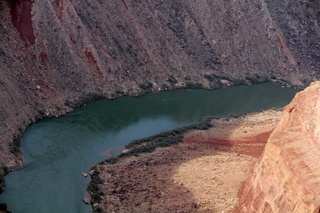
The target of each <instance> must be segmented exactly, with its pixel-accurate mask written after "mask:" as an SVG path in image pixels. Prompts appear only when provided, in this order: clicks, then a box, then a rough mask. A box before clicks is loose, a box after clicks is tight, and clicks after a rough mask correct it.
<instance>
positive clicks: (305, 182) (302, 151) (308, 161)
mask: <svg viewBox="0 0 320 213" xmlns="http://www.w3.org/2000/svg"><path fill="white" fill-rule="evenodd" d="M319 209H320V82H314V83H312V84H311V85H310V86H309V87H308V88H306V89H305V90H304V91H302V92H300V93H298V94H297V95H296V97H295V98H294V99H293V100H292V102H291V103H290V104H289V105H288V106H286V107H285V109H284V112H283V114H282V117H281V119H280V122H279V124H278V126H277V127H276V128H275V130H274V132H273V133H272V134H271V136H270V138H269V139H268V142H267V145H266V148H265V151H264V153H263V155H262V157H261V158H260V160H259V161H258V162H257V164H256V165H255V168H254V170H253V173H252V174H251V176H250V177H249V178H248V180H247V182H246V184H245V186H244V188H243V191H242V195H241V198H240V201H239V204H238V207H237V209H236V211H235V212H299V213H301V212H319Z"/></svg>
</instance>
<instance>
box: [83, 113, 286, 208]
mask: <svg viewBox="0 0 320 213" xmlns="http://www.w3.org/2000/svg"><path fill="white" fill-rule="evenodd" d="M280 115H281V111H274V110H268V111H264V112H258V113H249V114H244V115H241V116H236V117H230V116H229V117H228V116H226V117H222V118H215V119H213V118H210V119H208V120H206V121H204V122H203V123H202V124H203V125H199V124H198V125H194V126H193V127H188V128H186V127H185V128H184V130H183V131H181V129H180V130H174V131H173V133H170V132H167V133H165V134H164V135H167V136H168V135H175V136H176V139H180V140H178V142H176V141H174V140H173V141H174V142H173V143H172V144H171V146H166V147H163V144H161V141H162V140H163V139H164V137H163V135H161V134H160V135H158V136H154V137H152V138H148V139H143V140H139V141H134V142H133V143H132V144H131V145H130V144H129V145H128V149H127V150H125V152H124V153H123V154H121V155H120V156H119V157H118V158H115V159H109V160H106V161H104V162H102V163H99V164H97V165H96V166H94V167H93V168H92V170H91V177H92V181H91V183H90V185H89V187H88V191H89V193H90V194H91V204H92V206H93V209H94V211H95V212H110V211H111V212H112V211H115V212H119V211H120V212H121V211H130V212H143V211H154V212H157V211H160V210H161V211H162V210H166V211H183V212H212V211H222V210H226V211H232V210H233V209H234V208H235V206H236V204H237V201H238V197H239V192H240V189H241V188H242V186H243V183H244V181H245V179H246V178H247V176H248V175H249V174H250V172H251V171H252V167H253V164H254V162H256V160H257V158H258V157H259V156H260V155H261V153H262V152H263V149H264V146H265V144H266V142H267V139H268V137H269V135H270V134H271V132H272V130H273V128H274V127H275V125H276V124H277V122H278V120H279V118H280ZM197 127H202V128H197ZM177 133H179V134H177ZM179 142H180V143H179ZM157 143H158V144H159V143H160V146H162V147H158V148H155V146H156V145H155V144H157ZM166 145H168V144H166ZM142 147H145V149H142ZM148 147H152V148H151V149H148ZM231 185H232V187H230V186H231ZM210 188H212V190H210ZM173 198H174V199H173Z"/></svg>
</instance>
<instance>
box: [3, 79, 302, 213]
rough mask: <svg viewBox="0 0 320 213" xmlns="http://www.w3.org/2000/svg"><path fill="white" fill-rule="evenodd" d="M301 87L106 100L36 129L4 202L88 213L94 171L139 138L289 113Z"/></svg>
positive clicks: (18, 210) (40, 211)
mask: <svg viewBox="0 0 320 213" xmlns="http://www.w3.org/2000/svg"><path fill="white" fill-rule="evenodd" d="M296 92H297V90H296V89H292V88H282V87H280V86H277V85H273V84H271V83H264V84H260V85H254V86H235V87H229V88H224V89H219V90H200V89H183V90H175V91H167V92H161V93H156V94H149V95H146V96H143V97H123V98H120V99H118V100H100V101H96V102H94V103H92V104H89V105H88V106H86V107H83V108H81V109H78V110H76V111H75V112H72V113H69V114H67V115H66V116H63V117H59V118H50V119H43V120H41V121H39V122H37V123H35V124H33V125H31V126H30V127H29V128H28V129H27V131H26V132H25V134H24V135H23V137H22V143H21V151H22V153H23V156H24V159H25V167H24V169H22V170H20V171H17V172H13V173H11V174H10V175H8V176H6V185H7V187H6V189H5V191H4V193H3V194H1V195H0V203H3V202H6V203H7V204H8V208H9V209H10V210H11V211H13V212H15V213H24V212H25V213H53V212H59V213H64V212H65V213H83V212H91V211H92V209H91V206H90V205H85V204H84V203H83V202H82V198H83V197H86V186H87V184H88V183H89V181H90V179H89V177H87V178H85V177H83V176H82V175H81V172H88V170H89V169H90V167H91V166H92V165H93V164H96V163H98V162H100V161H102V160H104V159H106V158H109V157H111V156H115V155H117V154H118V153H119V152H121V151H122V149H123V148H124V146H125V145H126V144H128V143H129V142H130V141H131V140H134V139H138V138H143V137H146V136H150V135H153V134H156V133H159V132H162V131H165V130H169V129H173V128H177V127H180V126H183V125H186V124H190V123H195V122H198V121H200V120H201V118H203V117H204V116H209V115H214V116H220V115H225V114H231V113H232V114H238V113H245V112H253V111H258V110H263V109H270V108H272V107H282V106H284V105H286V104H288V103H289V102H290V100H291V99H292V98H293V96H294V94H295V93H296Z"/></svg>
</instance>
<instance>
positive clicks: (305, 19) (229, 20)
mask: <svg viewBox="0 0 320 213" xmlns="http://www.w3.org/2000/svg"><path fill="white" fill-rule="evenodd" d="M319 8H320V3H319V1H298V2H295V3H293V2H291V1H288V0H287V1H275V0H273V1H271V0H254V1H245V0H241V1H234V2H231V1H224V0H217V1H193V0H184V1H169V0H155V1H147V2H146V1H137V0H132V1H130V0H121V1H119V0H110V1H101V0H99V1H91V0H42V1H34V0H4V1H1V2H0V33H1V39H0V74H1V78H0V89H1V93H0V100H1V101H0V151H1V156H2V157H1V159H0V167H2V168H4V167H5V169H4V170H3V171H1V169H0V174H2V173H4V172H7V171H10V170H11V169H13V168H17V167H20V166H21V159H19V156H20V154H19V153H18V152H17V150H16V148H15V146H16V145H14V144H17V142H18V141H19V140H16V143H14V142H13V139H17V138H19V136H20V135H21V133H22V132H23V131H24V129H25V128H26V127H27V126H28V125H29V124H30V123H32V122H34V121H35V120H36V119H38V118H41V117H44V116H57V115H60V114H63V113H65V112H66V111H70V110H71V109H73V108H75V107H79V106H81V105H82V104H84V103H86V102H90V101H92V100H94V99H97V98H101V97H108V98H113V97H119V96H121V95H124V94H125V95H137V94H141V92H147V91H159V90H164V89H173V88H180V87H206V88H218V87H223V86H228V85H231V84H240V83H247V84H251V83H257V82H262V81H265V80H273V81H279V82H283V83H287V84H295V85H302V84H304V83H305V82H310V81H311V80H314V79H317V78H318V71H319V67H320V64H319V63H320V60H319V57H320V56H319V43H320V42H319V39H320V37H319V33H318V32H319V27H318V26H319V22H320V20H319V12H320V9H319ZM0 176H1V175H0ZM0 184H1V181H0ZM0 188H1V187H0Z"/></svg>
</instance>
